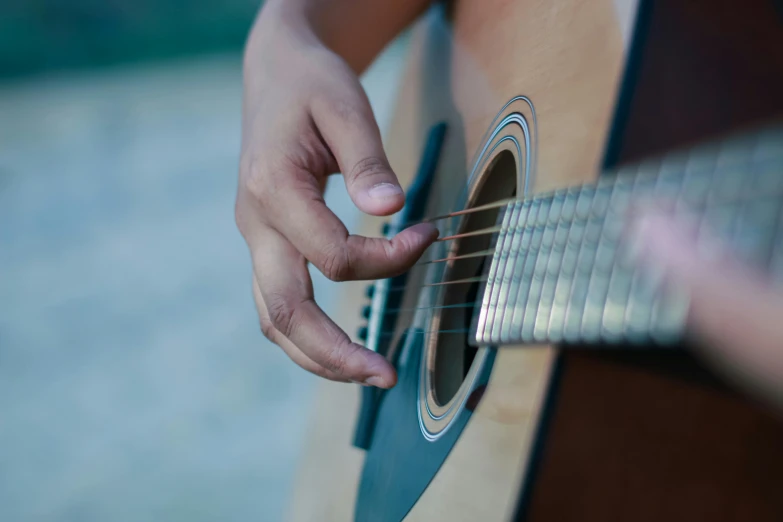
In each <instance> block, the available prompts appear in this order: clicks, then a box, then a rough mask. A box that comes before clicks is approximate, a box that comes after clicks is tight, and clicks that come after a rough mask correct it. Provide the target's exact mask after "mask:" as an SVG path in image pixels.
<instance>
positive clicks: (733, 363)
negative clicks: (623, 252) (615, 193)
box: [634, 210, 783, 401]
mask: <svg viewBox="0 0 783 522" xmlns="http://www.w3.org/2000/svg"><path fill="white" fill-rule="evenodd" d="M634 221H635V223H634V228H635V231H634V234H636V235H638V237H637V238H636V239H637V240H638V244H639V245H640V246H641V248H642V250H643V252H642V253H641V255H642V258H644V259H647V260H648V261H651V262H653V263H657V264H658V265H659V266H660V268H662V269H663V273H664V274H665V275H666V277H667V279H668V281H669V283H670V284H673V285H676V286H679V287H681V288H682V289H684V290H685V291H686V293H687V294H688V295H689V299H690V307H689V312H688V326H689V329H690V331H691V333H692V334H693V335H694V337H695V338H696V339H697V340H698V341H699V343H698V347H699V349H700V350H701V354H702V355H703V356H704V357H705V358H706V359H707V360H708V361H710V362H712V363H713V364H716V365H717V366H718V367H719V368H720V369H721V370H722V371H724V372H725V373H728V374H729V375H730V376H731V377H733V378H735V379H738V380H740V381H741V382H742V384H743V385H745V386H748V387H750V388H753V389H755V390H756V391H758V392H761V393H762V394H763V395H764V396H765V397H767V398H772V399H774V400H777V401H781V400H782V399H783V286H781V285H780V284H778V285H777V286H776V285H775V284H773V281H772V280H771V277H769V276H768V275H765V274H762V273H760V272H759V271H756V270H754V269H752V268H751V267H749V266H746V265H745V264H743V263H742V262H740V261H739V260H738V259H737V258H736V257H734V256H733V255H732V254H731V253H730V252H729V251H728V249H727V248H726V247H725V246H724V245H722V244H721V243H720V242H719V241H718V240H717V239H715V238H710V239H708V241H709V245H710V247H709V249H705V248H703V246H702V248H697V246H696V245H697V244H696V241H694V238H693V236H692V235H691V234H690V232H689V231H690V230H691V229H692V228H691V227H690V226H689V224H688V223H687V222H683V221H682V220H680V221H678V220H675V219H673V218H672V217H671V216H669V215H667V214H665V213H662V212H658V211H654V210H649V211H647V210H646V211H643V212H640V213H638V214H637V215H636V216H635V219H634ZM778 283H780V281H778Z"/></svg>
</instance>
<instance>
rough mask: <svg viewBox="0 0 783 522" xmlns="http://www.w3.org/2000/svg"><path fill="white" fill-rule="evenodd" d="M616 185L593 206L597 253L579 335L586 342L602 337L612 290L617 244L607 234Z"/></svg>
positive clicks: (601, 193)
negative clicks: (604, 311) (602, 324)
mask: <svg viewBox="0 0 783 522" xmlns="http://www.w3.org/2000/svg"><path fill="white" fill-rule="evenodd" d="M615 186H616V184H615V183H611V184H607V185H605V186H604V187H600V186H599V189H598V191H597V192H596V201H597V203H596V204H594V205H593V218H594V219H595V220H596V222H597V223H600V232H599V234H600V235H599V238H598V244H597V246H596V251H595V259H594V261H593V268H592V270H591V271H590V277H589V278H588V283H587V294H586V297H585V308H584V311H583V312H582V320H581V325H580V334H581V338H582V340H583V341H587V342H590V341H597V340H598V339H599V337H600V335H601V319H602V317H603V310H604V307H605V306H606V294H607V292H608V291H609V279H610V278H611V275H612V264H613V262H614V258H615V244H614V242H613V241H612V240H611V239H610V237H609V236H608V235H607V231H608V230H610V229H611V228H612V225H608V226H607V219H608V217H607V215H606V214H607V210H608V207H609V201H610V200H611V198H612V197H613V196H614V188H615Z"/></svg>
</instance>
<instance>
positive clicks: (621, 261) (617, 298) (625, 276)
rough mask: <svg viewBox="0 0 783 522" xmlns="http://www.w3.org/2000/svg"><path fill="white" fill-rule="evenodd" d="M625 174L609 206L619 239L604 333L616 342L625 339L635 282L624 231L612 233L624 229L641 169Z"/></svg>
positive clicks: (614, 239)
mask: <svg viewBox="0 0 783 522" xmlns="http://www.w3.org/2000/svg"><path fill="white" fill-rule="evenodd" d="M624 174H625V175H624V176H622V177H620V176H618V178H617V186H616V187H615V190H614V193H613V195H612V201H611V203H610V205H609V215H608V216H607V217H608V219H609V220H610V221H611V225H610V226H609V230H610V235H609V237H610V239H611V240H613V241H615V242H616V246H615V257H616V259H615V260H614V263H613V265H612V268H611V273H610V275H609V284H608V287H607V290H606V300H605V304H604V310H603V314H602V317H601V336H602V337H603V338H604V339H606V340H609V341H616V340H619V339H621V338H622V334H623V315H624V311H625V306H626V303H627V302H628V296H629V295H630V292H631V281H632V273H631V268H632V266H633V265H632V263H631V259H630V256H629V254H628V252H627V248H625V247H624V245H623V243H622V242H620V239H621V234H620V233H618V234H614V233H611V230H612V227H617V228H620V229H622V223H623V221H624V218H625V215H624V213H625V211H626V209H627V208H628V205H629V204H630V201H631V196H632V194H633V191H634V187H635V184H636V181H637V180H638V174H639V171H638V169H634V170H633V171H631V172H626V173H624ZM621 232H622V230H621Z"/></svg>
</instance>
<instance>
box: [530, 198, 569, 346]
mask: <svg viewBox="0 0 783 522" xmlns="http://www.w3.org/2000/svg"><path fill="white" fill-rule="evenodd" d="M578 197H579V192H578V191H576V190H574V189H568V190H566V191H564V192H563V203H562V206H561V210H560V216H559V219H558V220H557V225H556V229H555V234H554V239H553V242H552V251H551V254H550V256H549V261H548V263H547V268H546V274H545V276H544V282H543V284H542V286H541V303H540V304H539V308H538V313H537V314H536V321H535V326H534V328H533V338H534V339H535V340H536V341H543V340H545V339H546V338H547V335H548V333H549V331H550V327H551V324H552V316H553V311H554V307H553V305H554V301H555V289H556V287H557V282H558V278H559V277H560V273H561V266H562V263H563V254H564V252H565V249H566V243H567V242H568V230H569V227H570V222H571V220H572V219H573V217H574V210H575V209H576V200H577V198H578Z"/></svg>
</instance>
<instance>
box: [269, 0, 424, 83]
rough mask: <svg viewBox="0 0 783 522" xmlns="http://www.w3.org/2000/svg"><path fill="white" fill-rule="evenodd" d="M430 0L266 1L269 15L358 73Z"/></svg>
mask: <svg viewBox="0 0 783 522" xmlns="http://www.w3.org/2000/svg"><path fill="white" fill-rule="evenodd" d="M431 1H432V0H267V3H266V5H265V6H264V8H263V10H262V14H261V17H260V18H263V17H265V16H269V17H271V18H272V19H274V20H276V21H278V22H279V23H283V24H285V25H288V26H291V27H295V28H297V30H302V31H306V32H309V33H311V34H312V35H313V36H315V37H316V38H317V39H318V40H320V41H321V42H322V43H323V44H324V45H326V46H327V47H329V48H330V49H331V50H332V51H334V52H335V53H337V54H338V55H340V56H341V57H342V58H343V59H344V60H345V61H346V62H348V64H349V65H350V66H351V68H352V69H353V70H354V71H356V72H357V73H361V72H362V71H363V70H364V69H365V68H366V67H367V66H368V65H369V64H370V63H371V62H372V60H373V59H374V58H375V57H376V56H377V55H378V53H379V52H380V51H381V50H382V49H383V47H384V46H385V45H386V44H388V43H389V42H390V41H391V40H392V39H393V38H394V37H395V36H397V35H398V34H399V33H400V32H401V31H402V30H403V29H404V28H405V27H406V26H408V25H409V24H410V23H411V22H412V21H413V20H414V19H415V18H416V17H417V16H418V15H419V14H421V13H422V12H423V11H424V10H425V9H426V7H427V6H428V5H429V4H430V3H431Z"/></svg>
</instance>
